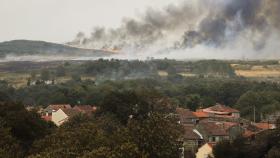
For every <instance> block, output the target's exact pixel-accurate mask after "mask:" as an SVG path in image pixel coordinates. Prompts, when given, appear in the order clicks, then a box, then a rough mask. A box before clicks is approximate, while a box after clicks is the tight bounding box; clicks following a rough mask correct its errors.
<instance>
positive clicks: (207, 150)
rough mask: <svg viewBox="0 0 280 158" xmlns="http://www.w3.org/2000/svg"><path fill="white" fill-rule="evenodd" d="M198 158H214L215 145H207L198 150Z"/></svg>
mask: <svg viewBox="0 0 280 158" xmlns="http://www.w3.org/2000/svg"><path fill="white" fill-rule="evenodd" d="M195 155H196V158H212V157H214V155H213V145H212V144H210V143H206V144H204V145H203V146H201V147H200V148H199V149H198V152H197V153H196V154H195Z"/></svg>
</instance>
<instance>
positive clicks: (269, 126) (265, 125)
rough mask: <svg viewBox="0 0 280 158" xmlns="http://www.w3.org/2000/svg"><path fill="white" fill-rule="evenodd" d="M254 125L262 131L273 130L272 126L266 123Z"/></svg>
mask: <svg viewBox="0 0 280 158" xmlns="http://www.w3.org/2000/svg"><path fill="white" fill-rule="evenodd" d="M254 125H255V126H256V127H258V128H260V129H262V130H268V129H273V128H274V126H275V125H274V124H270V123H267V122H262V123H254Z"/></svg>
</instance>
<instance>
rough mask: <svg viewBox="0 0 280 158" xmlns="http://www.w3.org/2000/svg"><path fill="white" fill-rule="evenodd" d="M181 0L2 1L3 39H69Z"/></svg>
mask: <svg viewBox="0 0 280 158" xmlns="http://www.w3.org/2000/svg"><path fill="white" fill-rule="evenodd" d="M178 1H180V0H0V19H1V22H0V28H1V29H0V41H7V40H14V39H30V40H44V41H51V42H66V41H69V40H72V39H73V38H74V36H75V35H76V33H77V32H79V31H84V32H90V31H91V30H92V28H93V27H94V26H106V27H117V26H118V25H119V24H120V23H121V20H122V18H123V17H134V16H137V15H139V14H142V13H143V12H144V11H145V10H146V8H147V7H162V6H165V5H167V4H170V3H174V2H178Z"/></svg>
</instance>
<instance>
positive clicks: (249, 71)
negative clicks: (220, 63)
mask: <svg viewBox="0 0 280 158" xmlns="http://www.w3.org/2000/svg"><path fill="white" fill-rule="evenodd" d="M231 66H232V67H233V69H234V70H235V73H236V75H238V76H242V77H246V78H278V77H280V65H265V66H264V65H245V64H244V65H242V64H231Z"/></svg>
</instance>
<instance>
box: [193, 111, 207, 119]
mask: <svg viewBox="0 0 280 158" xmlns="http://www.w3.org/2000/svg"><path fill="white" fill-rule="evenodd" d="M193 114H194V116H196V117H198V118H208V117H209V115H208V113H206V112H203V111H196V112H193Z"/></svg>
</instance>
